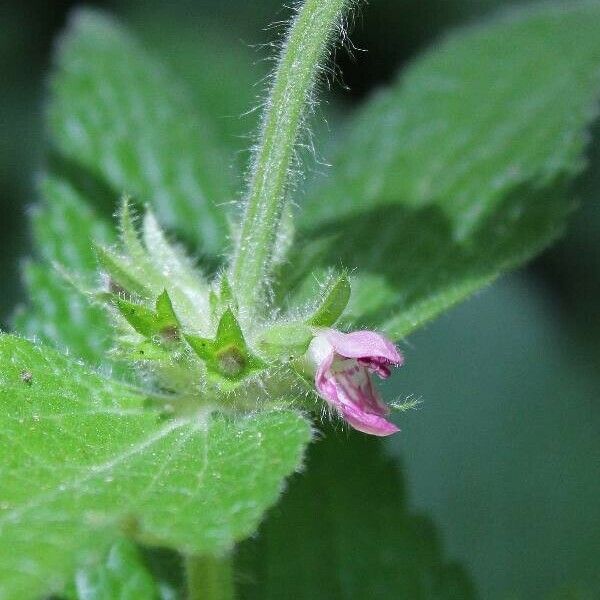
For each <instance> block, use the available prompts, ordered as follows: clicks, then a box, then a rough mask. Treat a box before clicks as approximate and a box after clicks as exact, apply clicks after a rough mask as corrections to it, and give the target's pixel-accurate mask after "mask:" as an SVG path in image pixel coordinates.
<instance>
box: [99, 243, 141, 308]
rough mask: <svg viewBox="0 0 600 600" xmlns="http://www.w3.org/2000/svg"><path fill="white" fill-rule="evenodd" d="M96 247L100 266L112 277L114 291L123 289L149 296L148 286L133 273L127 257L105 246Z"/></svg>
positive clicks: (111, 282)
mask: <svg viewBox="0 0 600 600" xmlns="http://www.w3.org/2000/svg"><path fill="white" fill-rule="evenodd" d="M94 249H95V251H96V256H97V257H98V263H99V264H100V267H101V268H102V269H103V270H104V271H105V272H106V274H107V275H108V277H109V278H110V284H109V285H110V288H111V290H112V291H122V292H126V293H128V294H134V295H137V296H141V297H142V298H147V297H148V296H149V290H148V288H147V287H146V286H145V285H144V284H143V283H142V282H141V281H139V279H137V278H136V277H135V275H132V274H131V266H130V265H129V264H128V262H127V261H126V260H125V259H123V258H122V257H120V256H119V255H118V254H116V253H115V252H113V251H112V250H109V249H108V248H105V247H104V246H95V248H94ZM115 288H116V290H115Z"/></svg>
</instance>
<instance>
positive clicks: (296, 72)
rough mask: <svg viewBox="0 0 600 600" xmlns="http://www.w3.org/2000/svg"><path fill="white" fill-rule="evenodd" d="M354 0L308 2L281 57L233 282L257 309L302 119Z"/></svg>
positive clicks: (241, 296) (242, 300)
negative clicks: (339, 27) (337, 33)
mask: <svg viewBox="0 0 600 600" xmlns="http://www.w3.org/2000/svg"><path fill="white" fill-rule="evenodd" d="M349 4H350V0H306V2H305V3H304V5H303V6H302V7H301V8H300V9H299V10H298V13H297V14H296V17H295V18H294V20H293V22H292V25H291V28H290V30H289V33H288V35H287V38H286V41H285V44H284V46H283V50H282V53H281V56H280V58H279V62H278V65H277V69H276V71H275V78H274V82H273V86H272V88H271V92H270V96H269V99H268V102H267V105H266V110H265V114H264V116H263V121H262V129H261V138H260V143H259V145H258V147H257V150H256V152H255V155H254V161H253V164H252V172H251V178H250V187H249V190H248V194H247V198H246V208H245V214H244V218H243V221H242V228H241V232H240V238H239V241H238V243H237V247H236V250H235V254H234V257H233V262H232V265H231V281H232V284H233V286H234V288H235V291H236V294H237V298H238V301H239V302H240V304H241V305H242V306H243V307H244V308H245V309H247V310H249V311H250V312H251V313H252V312H255V311H256V307H257V304H258V303H260V302H261V301H262V300H263V293H264V288H265V284H266V282H267V281H268V279H269V276H270V274H271V273H270V267H271V262H272V257H273V252H274V248H275V244H276V241H277V235H278V232H279V226H280V221H281V216H282V212H283V205H284V199H285V193H286V183H287V181H288V179H289V172H290V167H291V163H292V160H293V155H294V146H295V144H296V142H297V139H298V133H299V130H300V127H301V124H302V117H303V115H304V112H305V110H306V107H307V105H308V103H309V102H310V99H311V94H312V90H313V86H314V84H315V81H316V78H317V73H318V70H319V66H320V63H321V61H322V59H323V56H324V54H325V52H326V50H327V45H328V43H329V42H330V40H331V38H332V37H333V35H334V33H335V32H336V29H337V27H338V25H339V24H340V22H341V18H342V16H343V13H344V10H345V9H346V7H347V6H348V5H349Z"/></svg>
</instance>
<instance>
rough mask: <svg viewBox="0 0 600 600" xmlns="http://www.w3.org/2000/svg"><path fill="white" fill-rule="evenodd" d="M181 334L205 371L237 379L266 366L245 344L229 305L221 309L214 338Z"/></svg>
mask: <svg viewBox="0 0 600 600" xmlns="http://www.w3.org/2000/svg"><path fill="white" fill-rule="evenodd" d="M184 337H185V340H186V341H187V343H188V344H189V346H190V347H191V349H192V350H193V351H194V353H195V354H196V355H197V356H198V357H199V358H200V359H201V360H202V361H203V362H204V363H205V365H206V368H207V370H208V372H209V373H210V374H211V375H213V376H216V377H218V378H219V379H222V380H225V381H229V382H232V383H235V382H239V381H241V380H242V379H245V378H247V377H248V376H250V375H252V374H253V373H254V372H257V371H260V370H262V369H264V368H265V367H266V364H265V362H264V361H263V360H262V359H261V358H259V357H258V356H256V354H254V353H253V352H252V351H251V350H250V349H249V348H248V345H247V343H246V340H245V338H244V334H243V332H242V330H241V328H240V325H239V323H238V321H237V319H236V317H235V315H234V313H233V311H232V310H231V308H227V309H226V310H225V311H224V312H223V315H222V316H221V318H220V320H219V325H218V327H217V333H216V336H215V338H214V339H210V338H205V337H200V336H197V335H191V334H185V335H184Z"/></svg>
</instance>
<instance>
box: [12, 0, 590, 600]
mask: <svg viewBox="0 0 600 600" xmlns="http://www.w3.org/2000/svg"><path fill="white" fill-rule="evenodd" d="M356 4H357V3H355V2H351V1H350V0H306V1H305V2H303V3H299V4H297V5H296V6H295V8H294V11H293V15H292V18H291V21H290V24H289V28H288V29H287V32H286V34H285V36H284V38H283V39H282V41H281V48H280V54H279V58H278V60H277V63H276V67H275V69H274V71H273V73H272V76H271V78H270V83H269V89H268V93H267V97H266V100H265V101H264V106H263V113H262V120H261V122H260V124H259V126H258V134H257V136H256V145H255V147H254V149H253V151H252V158H251V160H250V166H249V168H248V176H247V177H246V180H247V181H246V186H245V189H244V191H243V193H241V194H239V195H236V193H235V192H234V191H232V183H231V181H230V171H231V170H232V169H233V167H232V169H230V168H229V166H230V165H231V164H232V162H233V160H234V159H233V158H232V157H229V158H226V157H227V150H226V149H225V148H224V147H222V146H226V144H225V143H222V144H221V143H220V141H219V137H220V136H219V133H218V132H217V131H215V129H218V125H215V124H211V123H210V119H208V118H207V117H206V115H204V114H203V113H202V105H200V106H198V103H197V102H196V101H195V100H194V98H195V97H194V95H193V93H192V92H191V91H190V90H189V89H187V88H186V82H185V81H184V82H181V81H179V80H178V78H177V77H176V76H175V75H174V74H173V73H171V72H170V71H169V70H168V68H166V67H165V66H164V65H162V64H161V63H159V62H158V61H156V60H155V59H154V58H153V57H152V56H151V54H150V53H148V52H146V50H145V49H144V48H143V47H142V45H141V44H140V43H138V42H137V41H136V40H135V38H134V37H133V36H132V35H131V34H130V33H129V32H128V31H127V30H126V29H125V28H123V27H122V26H121V25H119V24H117V23H115V22H114V21H113V20H112V19H111V18H109V17H106V16H105V15H102V14H100V13H97V12H95V11H88V10H82V11H78V12H76V13H75V15H74V17H73V19H72V20H71V22H70V24H69V26H68V28H67V32H66V33H65V35H64V37H63V38H62V40H61V43H60V44H59V46H58V51H57V56H56V61H55V66H54V74H53V77H52V84H51V94H50V101H49V105H48V110H47V121H48V128H49V134H50V135H49V138H50V149H49V153H48V155H49V159H48V161H47V167H46V170H45V172H44V175H43V176H42V177H41V182H40V195H41V201H40V203H39V205H38V207H37V209H36V210H35V211H34V213H33V215H32V222H33V230H34V237H35V240H36V242H37V245H38V255H37V257H36V258H35V260H34V261H33V262H29V263H28V264H27V265H26V268H25V279H26V284H27V286H28V288H29V291H30V301H29V303H28V304H27V305H26V306H24V307H21V309H20V311H19V312H18V314H17V315H16V316H15V320H14V327H15V333H14V334H5V335H2V336H1V337H0V359H1V360H2V364H3V368H2V372H1V373H0V399H1V401H2V403H3V406H4V410H3V415H4V417H3V419H5V422H3V423H4V424H3V427H2V433H1V434H0V436H1V437H2V447H3V448H5V449H6V448H10V451H9V452H6V451H4V452H3V456H2V458H1V460H2V462H1V463H0V473H1V474H2V480H3V486H2V490H0V535H1V536H2V539H3V540H4V541H5V543H4V544H3V545H2V546H3V547H2V548H0V598H35V597H40V595H41V594H65V595H66V596H67V597H72V598H106V597H124V596H121V595H120V594H121V593H124V592H123V590H124V589H127V588H128V586H131V589H133V590H134V592H133V596H132V597H138V598H145V597H147V598H155V597H162V598H174V597H178V596H179V597H184V596H185V595H186V594H187V596H188V597H189V598H207V599H211V598H220V599H226V598H231V597H233V596H234V595H235V594H236V587H237V588H238V592H240V590H241V592H240V593H242V594H243V595H248V597H250V596H251V594H252V593H253V592H252V590H251V589H250V588H252V586H251V585H250V586H245V585H244V583H243V581H242V582H241V583H240V581H237V580H236V577H234V573H235V572H236V569H238V567H237V566H236V565H242V566H241V567H240V569H238V570H241V571H242V572H243V571H244V569H246V571H248V570H249V571H252V569H253V568H254V570H255V573H258V572H260V568H259V567H256V566H255V567H252V564H253V560H256V556H257V554H253V549H252V542H245V544H244V545H242V546H239V545H238V544H239V543H240V542H242V541H243V540H245V539H247V538H249V537H251V536H252V534H253V533H254V532H255V531H256V530H257V528H258V526H259V524H260V523H261V521H263V519H264V516H265V512H266V511H267V509H269V508H270V507H271V506H273V505H274V504H275V503H276V502H277V500H278V498H279V496H280V495H281V493H282V492H283V490H284V487H285V486H284V482H285V480H286V478H287V477H289V476H290V475H292V474H293V473H294V472H297V471H300V470H301V468H302V467H303V465H304V455H305V450H306V448H307V446H308V445H309V444H310V443H312V442H313V441H314V442H315V447H319V445H320V444H322V445H323V446H324V447H325V445H326V444H327V443H328V442H327V441H326V442H320V441H318V440H317V438H318V437H319V435H320V434H319V432H323V431H324V432H329V433H326V434H325V437H329V438H331V439H333V440H334V441H333V442H329V443H332V444H338V446H336V452H335V457H334V458H332V461H335V460H339V461H341V462H340V464H339V477H333V478H328V480H327V482H326V485H327V486H328V488H331V489H334V488H335V489H337V488H336V486H340V488H339V489H343V487H342V486H345V485H348V481H350V480H351V476H352V475H351V473H350V474H349V473H348V472H347V471H345V470H344V469H348V465H347V464H345V461H344V460H343V456H344V453H345V452H348V453H349V454H348V455H349V456H353V454H352V453H353V452H354V451H355V450H353V448H358V449H359V451H356V456H355V457H354V458H355V459H356V462H355V463H353V464H363V465H366V466H364V469H363V470H364V475H365V477H367V476H368V473H370V472H371V468H373V469H374V468H375V467H371V465H372V464H375V462H376V461H378V460H380V459H381V457H380V456H379V455H378V452H379V451H378V450H377V449H376V446H372V445H369V444H370V443H371V442H366V441H365V439H363V438H362V437H360V436H359V434H352V435H349V437H347V444H346V445H345V444H344V443H338V441H336V436H337V434H336V433H334V432H333V431H332V430H331V429H332V428H336V427H337V428H340V427H341V428H343V430H344V431H345V432H346V431H347V429H354V430H357V431H358V432H361V434H370V435H373V436H388V435H391V434H394V433H397V432H398V431H399V427H398V425H397V422H399V420H398V418H397V417H396V416H395V415H394V414H393V413H390V407H391V408H392V409H393V408H406V407H407V406H410V404H411V403H410V402H407V403H394V402H392V403H388V402H385V401H384V400H383V399H382V398H385V393H381V392H380V391H378V388H377V385H378V384H377V381H376V380H377V379H387V378H388V377H390V375H391V374H392V370H393V369H395V368H396V367H400V366H401V365H402V364H403V361H404V358H403V353H405V354H406V352H403V353H401V352H400V350H399V348H398V346H397V345H396V343H402V342H403V340H404V338H405V337H406V336H408V335H409V334H410V333H412V332H413V331H414V330H416V329H417V328H418V327H420V326H421V325H423V324H424V323H426V322H428V321H429V320H431V319H432V318H434V317H435V316H437V315H439V314H440V313H442V312H443V311H445V310H447V309H449V308H450V307H452V306H453V305H455V304H456V303H458V302H459V301H461V300H463V299H464V298H466V297H468V296H469V295H471V294H472V293H473V292H475V291H476V290H478V289H480V288H481V287H483V286H485V285H487V284H489V283H490V282H491V281H493V280H494V279H495V278H496V277H497V276H498V275H500V274H501V273H502V272H504V271H506V270H508V269H510V268H513V267H516V266H518V265H520V264H522V263H523V262H524V261H525V260H526V259H528V258H529V257H531V256H533V255H534V254H536V253H537V252H539V251H540V250H541V249H543V248H544V247H546V245H547V244H548V243H550V242H551V241H552V240H553V239H554V238H555V237H556V236H557V234H558V232H559V231H560V230H561V229H562V228H563V226H564V223H565V221H566V219H567V216H568V214H569V213H570V212H571V210H572V199H571V193H570V192H571V187H570V183H571V181H572V179H573V177H574V175H575V174H576V173H577V172H579V171H580V170H581V168H582V167H583V165H584V164H585V160H584V156H585V145H586V139H587V133H586V132H587V128H588V126H589V124H590V122H591V120H592V119H593V117H594V115H595V108H596V105H597V98H598V93H599V84H598V77H597V73H598V68H599V60H598V56H599V51H600V45H599V44H600V42H599V41H598V40H599V37H598V36H597V35H596V34H597V27H598V25H600V9H599V7H598V5H597V4H595V3H594V2H585V1H582V2H574V3H572V4H570V5H569V7H568V8H561V9H558V8H556V7H552V6H541V7H537V8H534V9H530V10H522V11H516V12H515V13H511V14H509V15H508V16H502V17H499V18H496V19H495V20H492V21H491V22H489V23H487V24H484V25H482V26H479V27H473V28H471V29H468V30H465V31H462V32H459V33H457V34H456V35H454V36H453V37H451V38H449V39H448V40H446V41H445V42H444V43H442V44H440V45H439V47H436V48H435V49H434V50H432V51H430V52H429V53H427V54H425V56H424V57H422V58H421V59H419V60H417V61H415V62H414V63H413V64H412V65H411V66H410V67H409V68H408V69H407V71H406V73H405V74H404V75H403V76H402V77H401V78H400V79H399V80H398V81H397V82H395V83H394V84H392V85H391V86H390V87H389V88H388V89H387V90H385V91H382V92H381V93H380V94H379V95H377V96H376V97H374V98H373V99H371V100H370V101H368V102H367V103H366V106H365V107H364V108H363V109H362V110H361V111H360V112H359V113H358V114H357V115H355V116H354V117H353V118H352V119H349V121H348V123H347V125H346V126H345V127H344V130H345V133H343V135H342V134H340V138H341V139H342V141H341V142H338V145H337V147H336V150H335V151H334V152H333V153H332V158H331V161H330V162H331V168H328V169H326V170H325V173H324V174H321V175H315V176H312V177H308V176H307V181H303V180H302V178H301V177H300V174H299V171H300V167H299V165H300V164H301V162H302V161H301V159H300V158H299V153H301V147H302V145H303V142H305V141H306V140H307V139H308V138H307V136H308V134H307V131H308V129H309V124H310V117H311V114H312V113H313V112H315V111H316V110H317V109H316V97H317V93H318V91H319V84H320V83H322V82H323V80H325V79H326V77H327V68H326V67H327V65H330V64H332V61H333V55H334V53H333V51H332V49H333V48H334V47H335V46H336V44H337V43H338V42H339V41H340V40H342V41H343V42H347V35H348V29H349V24H350V23H351V20H352V15H353V11H355V10H356V9H357V7H356V6H355V5H356ZM564 56H567V58H568V61H567V62H569V64H571V63H576V64H577V67H578V68H577V69H564V70H562V71H560V70H559V69H560V65H561V64H563V63H564ZM557 57H560V58H561V60H558V59H557ZM530 64H539V65H541V67H540V68H539V69H535V70H534V71H531V72H530V71H529V70H528V68H527V65H530ZM524 72H525V73H526V76H525V75H523V73H524ZM232 80H233V77H232ZM557 81H561V82H563V83H564V86H563V87H560V89H558V87H557V83H556V82H557ZM565 82H566V83H565ZM532 89H534V90H535V94H534V95H533V96H532V95H531V90H532ZM573 90H575V92H573ZM213 126H214V127H213ZM224 137H227V136H224ZM222 141H223V140H221V142H222ZM118 197H121V198H122V199H121V202H120V205H119V208H118V210H117V220H118V227H117V228H116V229H117V231H118V234H115V227H113V225H112V223H111V222H110V219H108V218H107V217H106V206H107V205H108V206H111V207H112V205H113V203H114V202H115V200H116V199H117V198H118ZM236 198H238V199H239V202H236V203H235V205H236V209H234V210H228V209H227V208H225V207H226V206H228V205H229V204H230V203H231V201H232V200H234V199H236ZM294 198H298V202H297V204H298V206H295V205H294V202H293V199H294ZM110 210H112V208H111V209H110ZM165 231H169V233H168V234H167V233H165ZM175 239H177V240H178V241H177V242H174V241H173V240H175ZM190 249H192V252H190ZM193 252H195V253H196V256H200V257H201V258H200V259H199V260H197V259H195V258H193V256H194V255H193ZM408 358H409V360H410V356H408ZM374 375H376V376H377V377H374ZM340 423H341V425H340ZM347 426H348V427H347ZM346 435H347V434H346ZM316 452H319V450H316ZM323 452H324V453H325V454H326V452H325V451H323ZM340 457H342V458H340ZM365 457H371V458H372V460H373V461H374V462H373V463H369V462H367V463H364V462H362V461H364V460H366V459H365ZM310 466H311V465H310V464H309V465H308V468H307V473H308V474H309V475H307V476H310V472H311V468H310ZM314 471H315V473H317V476H318V469H314ZM383 479H385V478H377V479H375V480H374V481H373V482H372V485H373V488H374V489H373V498H374V501H379V498H377V496H378V492H377V486H380V485H382V480H383ZM361 489H362V488H361ZM346 492H347V494H346V495H351V494H353V493H356V489H354V488H353V489H352V490H350V491H349V492H348V491H347V490H346ZM395 493H396V490H394V494H395ZM340 497H341V496H340ZM344 497H346V496H344ZM369 501H370V500H368V499H367V500H366V502H369ZM382 502H383V500H382ZM340 505H343V502H340ZM344 510H346V511H347V515H350V514H353V515H354V513H353V510H354V506H352V507H348V506H345V507H344V506H341V508H340V514H341V513H342V511H344ZM386 510H387V509H385V510H382V511H380V512H381V514H384V513H385V514H387V513H386ZM377 514H380V513H378V512H377V511H375V510H374V511H373V515H374V516H373V518H376V516H377ZM347 515H346V516H347ZM355 517H356V515H355ZM359 519H360V521H361V522H362V523H363V526H364V527H365V528H367V527H369V526H371V522H370V521H368V519H366V518H365V519H363V515H362V514H361V515H360V516H359V517H356V518H353V519H350V518H349V517H348V519H347V521H346V522H347V523H352V524H353V526H354V525H355V524H356V521H357V520H359ZM379 525H381V524H378V527H379ZM264 527H266V528H268V527H269V525H268V522H267V525H265V526H264ZM390 527H392V528H393V527H394V525H393V524H390ZM380 529H381V527H380ZM367 537H368V536H367ZM381 537H382V540H387V538H386V536H385V535H382V536H381ZM358 538H360V536H358V535H357V539H358ZM382 543H383V542H382ZM367 545H368V544H367ZM157 548H161V549H166V550H163V551H164V552H168V553H170V556H173V555H174V556H175V557H176V562H177V564H178V565H179V567H174V568H173V572H176V573H179V572H178V570H177V569H178V568H180V567H181V565H183V567H181V570H182V571H183V572H184V574H183V575H181V573H179V575H177V577H171V578H170V577H166V576H165V575H164V573H162V574H161V573H159V571H160V569H156V568H154V569H153V568H151V567H150V566H149V564H150V563H152V561H151V560H149V559H148V558H147V557H148V556H149V555H152V556H154V557H155V556H156V554H157V553H158V552H159V551H158V550H157ZM436 552H438V551H437V550H436ZM365 554H369V552H367V551H365ZM408 554H410V553H408ZM375 555H376V553H373V556H375ZM394 556H396V555H395V554H394ZM265 560H266V559H265ZM382 560H383V559H382ZM404 560H408V559H407V558H406V556H402V557H400V556H398V559H397V562H395V563H394V565H395V567H394V569H392V571H394V572H393V573H386V574H385V578H386V580H385V582H384V584H383V585H380V583H381V582H380V581H376V580H375V578H373V576H372V574H371V576H370V577H364V578H359V577H356V575H355V572H356V565H352V566H351V567H350V568H349V571H350V572H351V573H352V575H351V576H350V579H349V580H352V581H353V583H352V591H351V592H348V594H347V595H346V596H344V597H363V598H366V597H368V598H371V597H382V598H384V597H386V598H387V597H398V596H397V595H395V594H397V590H399V589H404V588H403V587H402V586H403V585H408V584H406V581H405V580H401V579H399V577H400V575H398V572H403V569H402V568H401V566H402V564H404V563H403V561H404ZM415 560H416V559H415ZM159 562H160V561H159ZM165 562H166V560H165ZM442 562H443V561H442ZM378 568H379V567H378V566H375V568H373V569H372V571H373V572H377V570H378ZM419 569H430V567H429V566H427V565H425V566H423V565H422V564H420V563H419V564H418V565H416V566H415V572H417V571H419ZM267 570H268V569H267ZM430 570H431V573H429V572H428V577H424V576H423V577H416V578H415V580H414V581H412V580H411V584H410V585H409V587H408V588H407V589H408V591H407V594H408V595H407V596H406V597H421V592H422V591H423V589H422V586H423V585H425V584H423V581H425V580H427V581H433V580H434V579H435V586H434V587H436V589H438V588H439V589H443V590H452V589H455V590H456V589H458V590H459V597H468V596H470V595H471V593H472V589H471V587H470V585H469V583H468V581H467V580H466V578H465V577H464V575H463V574H462V573H461V572H459V571H457V570H456V569H454V567H453V566H452V565H447V564H445V563H444V566H443V568H441V569H439V570H435V569H430ZM434 571H435V573H434ZM340 578H341V575H340ZM260 583H261V582H259V586H260ZM413 584H414V586H413ZM265 585H266V584H265ZM411 586H413V587H411ZM265 589H266V588H265ZM381 589H383V592H381V593H379V592H378V591H377V590H381ZM90 590H91V591H90ZM258 593H259V595H260V594H264V595H262V596H260V597H268V596H267V592H266V591H263V592H261V591H259V592H258ZM317 593H318V592H316V591H310V592H307V594H308V596H306V597H313V598H314V597H317V596H316V594H317ZM103 594H104V595H103ZM378 594H379V595H378ZM386 594H387V595H386ZM290 595H291V592H290ZM273 597H283V596H282V595H281V594H280V595H279V596H277V595H275V596H273Z"/></svg>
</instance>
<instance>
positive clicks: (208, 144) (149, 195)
mask: <svg viewBox="0 0 600 600" xmlns="http://www.w3.org/2000/svg"><path fill="white" fill-rule="evenodd" d="M52 91H53V94H52V97H51V103H50V108H49V124H50V130H51V134H52V139H51V141H52V142H53V144H54V146H55V148H56V151H57V153H58V154H59V155H60V157H61V160H62V161H63V162H68V163H69V164H71V165H72V166H74V167H75V168H76V169H79V170H80V171H83V172H86V173H89V174H91V175H92V176H93V177H95V178H97V179H99V180H100V181H101V182H102V183H103V184H104V186H105V187H106V186H108V187H109V188H110V189H112V190H113V192H114V196H115V197H116V196H118V195H120V194H121V193H123V192H126V193H129V194H132V195H133V196H135V198H136V199H137V200H138V201H143V202H149V203H150V204H151V205H152V206H153V207H154V209H155V210H156V211H157V213H158V214H159V217H160V219H161V222H163V223H165V224H166V225H167V226H168V227H170V228H172V229H176V230H178V231H180V232H181V233H182V234H184V235H185V236H187V238H188V239H189V240H190V241H192V242H193V243H194V244H196V245H197V246H198V247H201V248H202V249H204V250H205V251H208V252H210V253H217V252H221V251H222V245H223V243H224V241H225V234H226V221H225V215H224V212H223V209H222V206H220V205H222V204H223V203H225V202H227V201H229V200H230V198H231V191H230V190H231V187H230V181H229V178H228V169H227V168H226V167H225V168H224V165H226V164H227V160H226V159H224V158H223V157H222V156H221V155H220V152H219V149H218V148H216V147H215V141H214V139H213V135H212V132H211V130H210V128H209V126H208V125H207V123H205V122H204V121H203V119H202V118H201V117H200V115H199V114H198V112H197V107H196V106H195V105H194V103H193V102H192V100H191V97H190V94H189V92H188V90H187V89H186V88H185V86H184V85H183V84H182V83H181V82H180V81H178V80H177V79H176V78H175V77H173V76H172V75H171V74H170V73H168V72H167V70H166V69H164V68H163V66H162V65H161V64H160V63H158V62H157V61H155V60H154V59H153V58H152V57H151V56H149V55H148V54H147V53H146V52H145V51H144V50H143V49H142V48H141V47H140V45H139V44H138V43H137V41H136V40H135V39H133V37H132V36H130V34H129V33H128V32H127V31H126V30H125V29H124V28H122V27H121V26H119V25H118V24H116V23H115V22H113V21H112V20H111V19H110V18H108V17H106V16H104V15H102V14H100V13H98V12H95V11H91V10H80V11H78V12H76V13H75V14H74V16H73V17H72V19H71V23H70V26H69V29H68V30H67V32H66V34H65V36H64V37H63V39H62V42H61V44H60V46H59V52H58V56H57V58H56V72H55V74H54V78H53V80H52Z"/></svg>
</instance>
